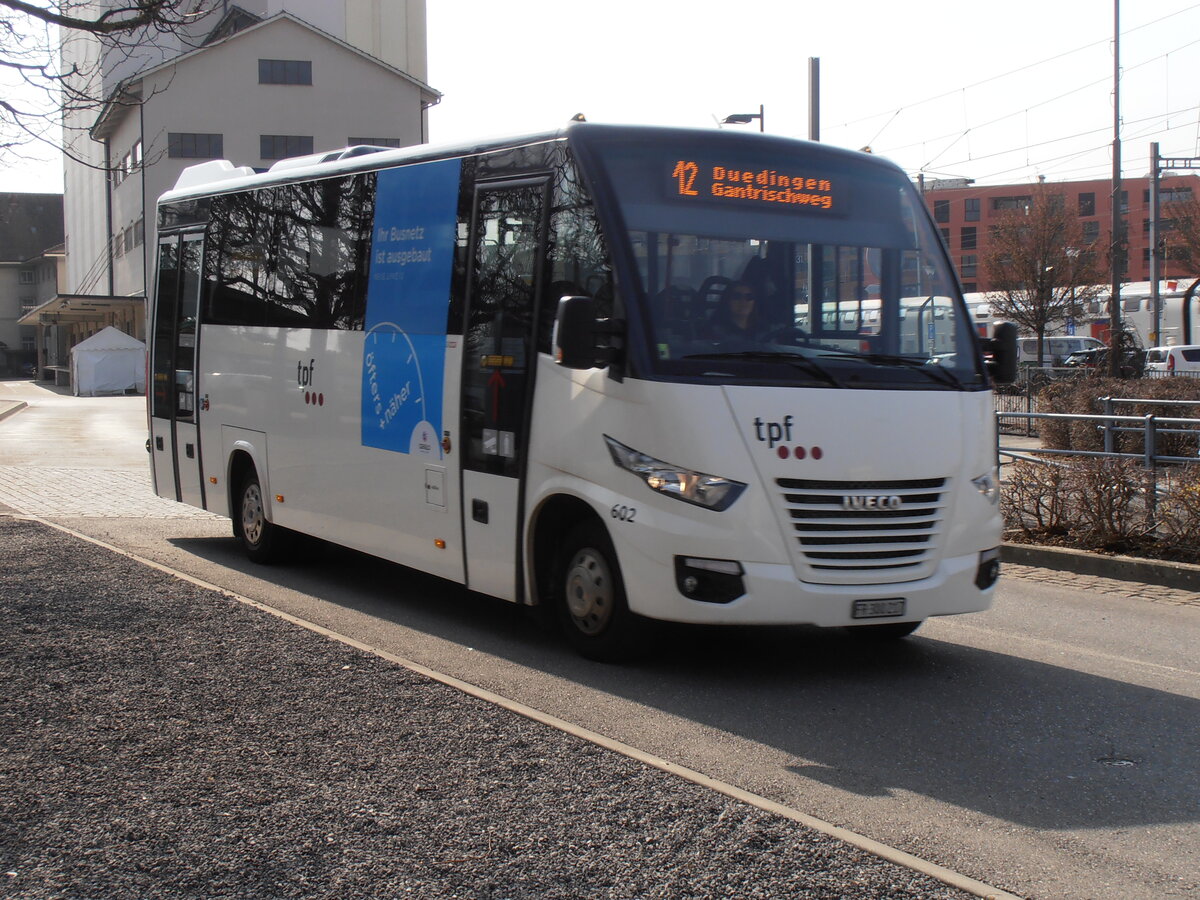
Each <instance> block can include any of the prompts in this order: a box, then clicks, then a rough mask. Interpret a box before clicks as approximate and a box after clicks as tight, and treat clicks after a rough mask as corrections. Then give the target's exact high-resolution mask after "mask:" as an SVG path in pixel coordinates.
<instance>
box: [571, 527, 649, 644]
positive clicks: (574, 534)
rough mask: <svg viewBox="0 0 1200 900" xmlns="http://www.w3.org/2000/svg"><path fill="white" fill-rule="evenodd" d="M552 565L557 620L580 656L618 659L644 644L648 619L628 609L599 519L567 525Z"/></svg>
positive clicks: (619, 578)
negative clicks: (573, 526) (553, 569)
mask: <svg viewBox="0 0 1200 900" xmlns="http://www.w3.org/2000/svg"><path fill="white" fill-rule="evenodd" d="M555 569H556V571H555V579H554V582H555V590H556V593H557V595H558V596H557V597H556V601H557V603H556V605H557V608H558V615H559V621H560V622H561V624H562V628H563V631H564V633H565V634H566V636H567V640H568V641H569V642H570V644H571V646H572V647H574V648H575V650H576V651H577V652H578V653H579V654H580V655H581V656H584V657H586V658H587V659H592V660H596V661H598V662H618V661H621V660H625V659H629V658H630V657H632V656H635V655H637V654H638V653H639V652H640V651H642V650H643V649H644V648H645V642H646V638H647V631H648V628H647V626H648V623H647V622H646V620H645V619H642V618H641V617H639V616H635V615H634V614H633V613H631V612H630V611H629V604H628V603H627V602H626V599H625V584H624V582H623V581H622V579H621V570H620V567H619V566H618V565H617V556H616V553H615V552H614V551H613V547H612V541H611V540H609V537H608V534H607V532H605V530H604V528H603V527H602V526H601V525H600V524H599V523H597V522H587V523H585V524H583V525H580V526H578V527H577V528H575V529H574V530H573V531H571V533H570V534H569V535H568V537H567V539H566V541H564V542H563V545H562V547H561V549H560V552H559V555H558V565H557V566H556V567H555Z"/></svg>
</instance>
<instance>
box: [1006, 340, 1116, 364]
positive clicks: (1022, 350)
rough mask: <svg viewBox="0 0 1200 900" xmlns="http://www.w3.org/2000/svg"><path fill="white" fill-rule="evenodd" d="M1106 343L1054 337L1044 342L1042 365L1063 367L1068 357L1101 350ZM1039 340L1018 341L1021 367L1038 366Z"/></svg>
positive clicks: (1018, 355) (1018, 360)
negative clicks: (1082, 352)
mask: <svg viewBox="0 0 1200 900" xmlns="http://www.w3.org/2000/svg"><path fill="white" fill-rule="evenodd" d="M1104 346H1105V344H1104V342H1103V341H1101V340H1098V339H1096V338H1094V337H1076V336H1074V335H1054V336H1053V337H1046V338H1044V339H1043V340H1042V365H1045V366H1061V365H1062V364H1063V363H1065V362H1066V361H1067V357H1068V356H1070V355H1071V354H1072V353H1078V352H1079V351H1080V350H1101V349H1103V348H1104ZM1037 358H1038V352H1037V338H1021V339H1020V340H1018V341H1017V362H1018V363H1019V364H1020V365H1026V366H1036V365H1037Z"/></svg>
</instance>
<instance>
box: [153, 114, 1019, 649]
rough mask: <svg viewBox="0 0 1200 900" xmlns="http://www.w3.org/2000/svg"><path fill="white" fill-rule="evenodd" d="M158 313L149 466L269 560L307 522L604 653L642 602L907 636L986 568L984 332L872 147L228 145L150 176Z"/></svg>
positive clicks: (624, 637) (980, 581) (635, 618)
mask: <svg viewBox="0 0 1200 900" xmlns="http://www.w3.org/2000/svg"><path fill="white" fill-rule="evenodd" d="M747 294H748V295H750V299H748V300H747V299H743V298H744V297H745V295H747ZM733 306H739V307H740V312H741V313H743V314H744V313H745V309H746V307H747V306H749V307H750V309H751V315H749V316H748V317H747V316H743V320H742V324H744V325H746V327H745V328H743V329H740V330H739V333H738V334H736V335H732V334H724V333H720V332H719V331H718V330H717V329H718V325H720V324H721V323H722V322H727V320H728V319H729V318H730V317H729V316H728V315H727V312H728V310H729V309H731V308H732V307H733ZM152 316H153V318H152V348H151V360H150V366H151V392H150V403H149V407H150V409H149V427H150V440H151V457H152V468H153V475H154V484H155V489H156V491H157V492H158V493H159V494H160V495H161V496H164V497H171V498H175V499H176V500H179V501H181V502H183V503H188V504H191V505H194V506H198V507H203V508H205V509H208V510H211V511H214V512H216V513H219V514H221V515H226V516H229V517H231V518H232V520H233V530H234V533H235V535H236V536H237V537H238V538H240V540H241V542H242V543H243V544H244V546H245V549H246V552H247V553H248V554H249V555H250V557H251V558H253V559H255V560H260V561H264V562H266V561H271V560H272V559H273V558H275V557H277V556H278V555H279V554H280V552H281V551H282V550H283V549H284V546H285V544H286V543H287V542H288V539H289V538H290V537H292V536H294V534H295V533H296V532H300V533H304V534H307V535H313V536H316V537H318V538H321V539H324V540H327V541H333V542H336V543H339V544H343V545H346V546H348V547H352V548H355V549H357V550H360V551H364V552H366V553H370V554H374V555H377V556H379V557H383V558H385V559H388V560H392V561H394V562H396V563H399V564H402V565H404V566H409V567H412V568H415V569H420V570H422V571H425V572H429V573H432V574H435V575H438V576H441V577H443V578H446V579H450V580H452V581H455V582H458V583H461V584H464V585H466V586H467V587H468V588H470V589H472V590H475V591H480V592H483V593H485V594H490V595H493V596H496V597H500V598H504V599H506V600H510V601H513V602H516V603H522V604H530V605H543V606H547V607H550V608H553V609H554V610H555V611H556V613H557V615H558V616H559V617H560V619H561V621H562V624H563V626H564V630H565V632H566V633H567V635H568V636H569V638H570V640H571V642H572V643H573V644H574V645H575V647H576V648H577V649H578V650H579V651H580V652H582V653H584V654H585V655H587V656H590V657H593V658H616V657H619V656H621V655H623V654H625V653H627V652H628V651H629V649H630V648H631V647H633V646H635V645H636V644H637V643H638V641H639V639H640V638H641V637H642V635H643V634H644V632H645V626H646V624H647V620H668V621H676V622H691V623H711V624H731V623H741V624H762V625H772V624H790V623H795V624H814V625H819V626H853V627H854V628H855V629H856V632H855V633H858V634H872V635H877V636H900V635H903V634H908V633H910V632H911V631H912V630H913V629H915V628H916V627H917V626H918V625H919V624H920V623H921V622H922V621H923V620H925V619H927V618H929V617H930V616H940V615H947V614H952V613H963V612H970V611H975V610H982V609H984V608H986V607H987V606H988V605H989V603H990V601H991V597H992V593H993V586H994V583H995V581H996V578H997V573H998V553H999V550H998V548H999V545H1000V533H1001V522H1000V516H999V513H998V510H997V490H998V485H997V482H996V469H995V465H996V457H995V437H994V421H993V413H992V399H991V391H990V381H989V375H988V371H987V366H986V365H985V356H984V353H983V348H982V344H983V343H985V342H981V341H980V340H979V339H978V338H977V336H976V334H975V332H974V330H973V328H972V325H971V322H970V319H969V317H968V315H967V312H966V309H965V307H964V305H963V300H962V295H961V293H960V291H959V288H958V286H957V284H956V282H955V280H954V275H953V272H952V269H951V268H950V265H949V264H948V261H947V258H946V256H945V254H944V252H943V250H942V245H941V241H940V240H939V238H938V234H937V231H936V230H935V229H934V228H933V227H932V225H931V223H930V221H929V217H928V215H927V213H926V211H925V207H924V205H923V204H922V202H921V199H920V197H919V196H917V194H916V193H915V191H914V189H913V187H912V185H911V184H909V182H908V179H907V178H906V177H905V176H904V174H903V173H902V172H901V171H900V170H899V169H898V168H896V167H895V166H893V165H892V164H890V163H887V162H885V161H883V160H881V159H879V158H877V157H874V156H870V155H868V154H863V153H854V152H848V151H843V150H838V149H834V148H831V147H827V146H822V145H819V144H809V143H805V142H800V141H793V140H786V139H780V138H774V137H768V136H761V135H735V134H731V133H729V132H721V131H714V132H708V131H703V132H702V131H687V130H676V129H653V128H634V127H621V126H606V125H597V124H578V123H577V124H572V125H571V126H570V127H568V128H567V129H565V130H563V131H560V132H555V133H550V134H543V135H536V136H531V137H526V138H520V139H512V140H507V141H494V142H491V143H479V144H474V145H466V146H453V147H451V146H447V147H434V146H421V147H415V148H409V149H404V150H381V151H378V152H375V151H374V150H372V149H370V148H351V149H348V150H345V151H338V152H334V153H330V154H326V155H323V156H317V157H312V158H306V159H303V160H288V161H287V162H286V163H284V164H278V165H276V166H275V167H274V168H273V169H271V170H269V171H267V172H265V173H260V174H255V173H253V172H252V171H251V170H249V169H235V168H234V167H233V166H231V165H230V164H229V163H227V162H224V161H218V162H210V163H206V164H203V165H200V166H195V167H192V168H191V169H189V170H187V171H186V172H185V173H184V174H183V175H182V176H181V178H180V181H179V183H178V184H177V186H176V188H175V189H173V190H172V191H171V192H169V193H167V194H166V195H164V196H163V197H162V198H161V200H160V203H159V208H158V267H157V277H156V289H155V291H154V297H153V302H152ZM1008 337H1009V338H1011V337H1012V336H1011V335H1009V336H1008ZM986 343H992V344H995V346H994V347H992V348H991V349H992V351H993V356H994V358H995V360H996V361H997V363H996V365H997V367H998V369H1000V370H1005V369H1011V367H1012V365H1013V363H1012V358H1013V356H1014V354H1015V350H1014V349H1013V346H1012V341H1011V339H1010V340H1008V341H1007V342H1006V341H1005V340H997V341H992V342H986Z"/></svg>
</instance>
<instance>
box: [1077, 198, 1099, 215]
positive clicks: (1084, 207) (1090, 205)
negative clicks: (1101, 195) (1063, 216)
mask: <svg viewBox="0 0 1200 900" xmlns="http://www.w3.org/2000/svg"><path fill="white" fill-rule="evenodd" d="M1079 214H1080V215H1081V216H1094V215H1095V214H1096V195H1095V194H1094V193H1087V194H1080V195H1079Z"/></svg>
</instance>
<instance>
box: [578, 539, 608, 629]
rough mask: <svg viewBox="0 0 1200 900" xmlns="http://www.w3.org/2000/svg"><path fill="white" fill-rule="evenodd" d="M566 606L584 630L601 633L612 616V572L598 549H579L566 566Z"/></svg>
mask: <svg viewBox="0 0 1200 900" xmlns="http://www.w3.org/2000/svg"><path fill="white" fill-rule="evenodd" d="M567 609H568V611H569V612H570V613H571V619H572V621H574V623H575V627H576V628H578V629H579V630H580V631H582V632H583V633H584V634H599V633H600V632H601V631H603V630H604V628H605V626H607V625H608V622H609V619H611V618H612V611H613V587H612V576H611V574H610V573H609V571H608V564H607V563H606V562H605V561H604V558H603V557H602V556H601V555H600V554H598V553H597V552H596V551H595V550H592V549H590V548H585V549H583V550H580V551H579V552H578V553H576V554H575V557H574V559H572V560H571V564H570V565H569V566H568V567H567Z"/></svg>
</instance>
